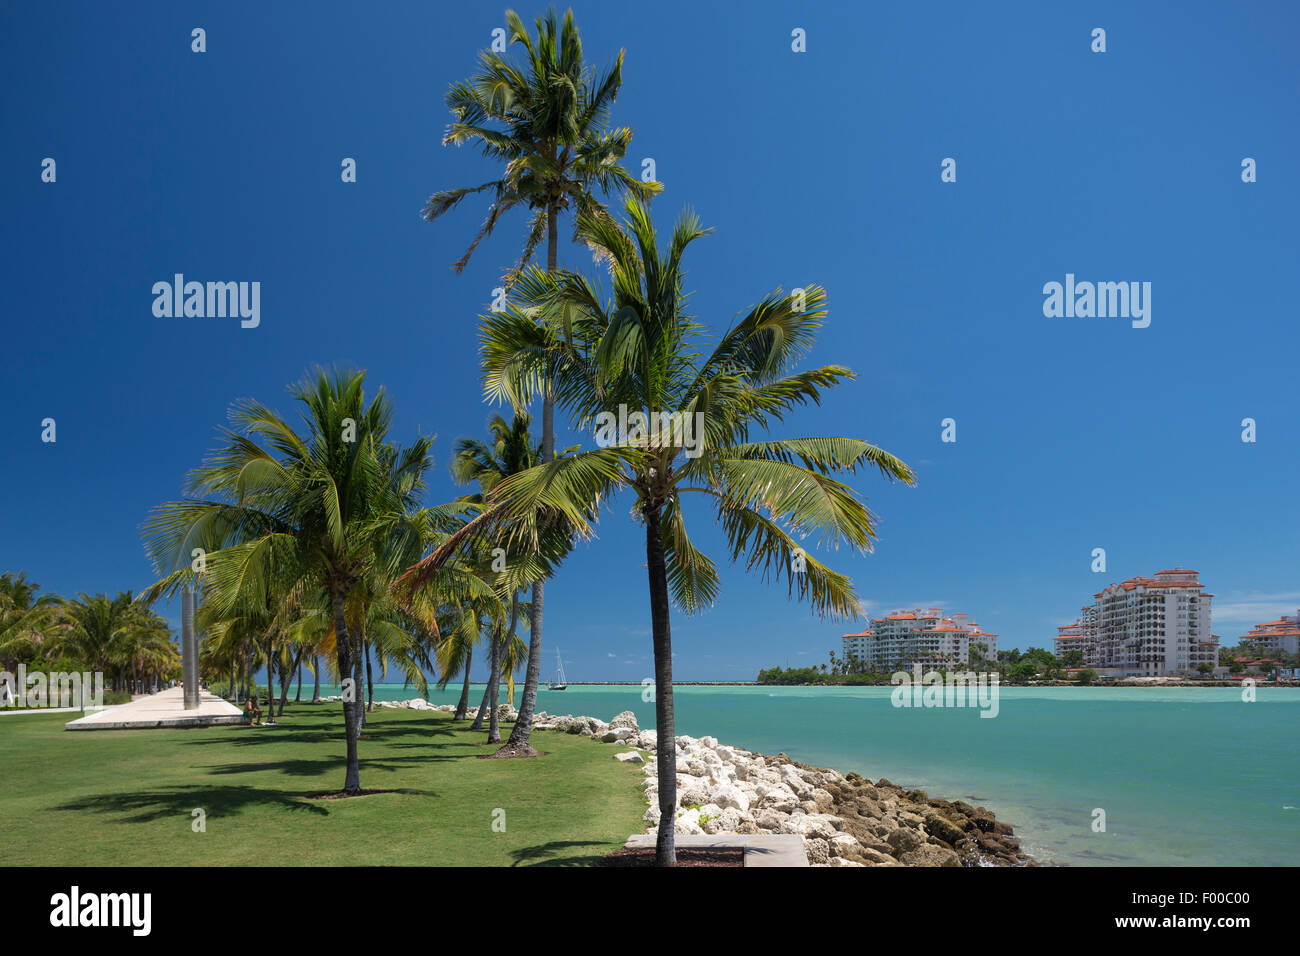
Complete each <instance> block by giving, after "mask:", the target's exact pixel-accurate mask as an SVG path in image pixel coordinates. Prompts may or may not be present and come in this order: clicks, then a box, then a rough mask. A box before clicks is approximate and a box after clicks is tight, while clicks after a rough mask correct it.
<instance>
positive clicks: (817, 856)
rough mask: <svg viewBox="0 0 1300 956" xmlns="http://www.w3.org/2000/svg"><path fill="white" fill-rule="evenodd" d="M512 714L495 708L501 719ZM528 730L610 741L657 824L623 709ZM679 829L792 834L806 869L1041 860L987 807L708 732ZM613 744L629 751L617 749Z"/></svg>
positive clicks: (424, 706)
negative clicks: (637, 780)
mask: <svg viewBox="0 0 1300 956" xmlns="http://www.w3.org/2000/svg"><path fill="white" fill-rule="evenodd" d="M375 703H376V705H377V706H381V707H386V708H401V709H411V710H431V711H439V712H442V713H454V712H455V710H456V707H455V705H453V704H430V703H429V702H428V701H426V700H424V699H423V698H414V699H412V700H409V701H383V702H380V701H376V702H375ZM514 716H515V711H514V709H513V708H509V707H508V705H504V704H503V705H502V709H501V714H500V719H501V720H502V721H503V722H509V721H511V720H513V719H514ZM533 729H534V730H545V731H551V732H553V733H569V734H577V735H581V736H584V737H590V738H592V740H593V741H594V742H599V743H606V744H614V745H616V748H615V749H616V752H615V753H614V754H613V757H614V759H616V760H619V761H621V762H623V763H632V764H641V765H642V767H643V771H644V773H645V775H646V778H645V780H644V781H642V783H641V784H640V787H641V790H642V792H643V794H644V795H645V797H646V801H647V809H646V812H645V814H644V815H643V816H642V819H643V820H644V821H645V823H646V829H645V831H644V832H646V833H654V832H655V831H656V830H657V828H658V825H659V807H658V781H657V778H656V771H657V765H656V759H655V756H654V755H655V751H656V743H657V742H656V738H655V732H654V731H652V730H641V729H640V727H639V726H638V725H637V720H636V715H635V714H633V713H632V711H630V710H629V711H623V712H622V713H620V714H617V715H616V716H615V717H613V718H612V719H611V720H609V721H603V720H601V719H599V718H597V717H589V716H574V715H571V714H563V715H556V714H549V713H547V712H546V711H538V712H537V713H536V714H535V715H534V718H533ZM676 745H677V746H676V750H677V754H676V757H677V797H678V808H679V809H678V810H677V822H676V825H675V830H676V832H677V833H678V834H682V835H687V834H709V835H719V834H730V833H735V834H759V833H782V834H794V835H797V836H799V837H801V838H802V840H803V843H804V849H805V850H806V852H807V853H808V860H809V863H810V864H811V865H812V866H840V867H843V866H916V867H935V866H965V867H1001V866H1040V865H1043V864H1042V863H1040V862H1039V861H1038V860H1035V859H1034V858H1033V857H1031V856H1030V855H1029V854H1027V853H1025V852H1024V851H1023V850H1021V848H1020V841H1019V840H1018V839H1017V838H1016V837H1015V835H1014V828H1013V827H1012V826H1011V824H1009V823H1004V822H1002V821H1000V820H998V819H997V817H996V815H995V814H994V812H993V811H992V810H989V809H988V808H987V807H974V806H971V805H970V804H968V803H966V802H965V801H963V800H945V799H942V798H936V797H931V796H930V795H929V794H927V793H926V792H925V791H923V790H917V789H912V790H909V789H907V788H905V787H901V786H899V785H897V784H895V783H893V782H891V781H890V780H888V779H886V778H884V777H882V778H880V779H879V780H877V781H875V782H874V783H873V782H872V781H871V780H870V779H868V778H866V777H863V776H861V775H860V774H857V773H849V774H843V773H841V772H840V771H838V770H834V769H830V768H823V767H813V766H811V765H809V764H805V763H801V762H799V761H797V760H794V759H793V758H791V757H790V756H789V755H788V754H785V753H779V754H777V755H775V756H770V755H767V754H761V753H757V752H754V751H748V750H743V749H741V748H739V747H733V746H730V745H727V744H722V743H719V742H718V740H717V739H716V738H714V737H709V736H703V737H698V738H696V737H689V736H685V735H681V736H678V737H677V738H676ZM617 746H622V747H630V748H633V749H630V750H623V751H619V750H617Z"/></svg>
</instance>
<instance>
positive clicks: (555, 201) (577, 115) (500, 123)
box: [424, 10, 663, 753]
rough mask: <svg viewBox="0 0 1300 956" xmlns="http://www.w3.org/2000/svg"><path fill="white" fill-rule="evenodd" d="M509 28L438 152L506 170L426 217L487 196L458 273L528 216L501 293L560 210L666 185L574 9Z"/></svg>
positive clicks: (440, 201) (527, 693)
mask: <svg viewBox="0 0 1300 956" xmlns="http://www.w3.org/2000/svg"><path fill="white" fill-rule="evenodd" d="M506 27H507V32H508V33H509V37H510V44H511V45H512V46H513V45H514V44H519V45H520V47H522V49H523V51H524V58H523V59H524V62H523V63H522V65H521V64H516V63H513V62H511V61H510V60H509V59H507V58H506V57H503V56H501V55H499V54H497V53H495V52H493V51H491V50H487V51H484V52H483V53H482V54H481V56H480V61H481V65H480V69H479V72H478V73H477V74H475V75H474V76H473V77H471V78H470V79H468V80H464V81H462V82H460V83H455V84H453V85H452V87H451V89H450V90H449V91H448V93H447V96H446V104H447V107H448V109H450V110H451V113H452V117H453V121H452V123H451V124H450V125H449V126H448V127H447V132H446V134H445V136H444V137H443V144H444V145H453V144H454V145H457V146H460V145H462V144H464V143H468V142H477V143H479V144H480V145H481V147H482V150H483V154H484V155H485V156H487V157H488V158H490V159H493V160H496V161H498V162H500V163H503V164H504V169H503V171H502V174H501V175H500V176H499V177H498V178H496V179H491V180H488V181H487V182H485V183H482V184H481V185H479V186H472V187H463V188H458V189H448V190H443V191H442V192H437V193H434V194H433V195H432V196H430V197H429V200H428V202H427V203H426V205H425V210H424V216H425V219H426V220H428V221H429V222H432V221H434V220H435V219H437V218H438V217H440V216H442V215H443V214H444V213H446V212H448V211H449V210H451V209H454V208H455V207H456V206H457V205H459V204H460V202H461V201H462V200H463V199H464V198H465V197H466V196H469V195H472V194H478V193H482V192H490V193H491V195H492V205H491V207H490V208H489V210H488V215H487V219H486V220H485V221H484V223H483V225H482V227H481V228H480V229H479V231H478V233H477V234H476V235H475V237H474V240H473V242H471V243H470V246H469V248H468V249H467V250H466V252H465V254H464V255H463V256H462V257H461V258H460V259H459V260H458V261H457V262H456V263H455V266H454V268H455V270H456V272H457V273H459V272H461V271H462V270H463V269H464V268H465V265H466V264H467V263H468V262H469V260H470V257H471V256H472V255H473V254H474V250H475V248H477V246H478V244H479V243H480V242H481V241H482V240H483V239H484V238H485V237H487V236H488V235H490V234H491V233H492V230H493V229H494V228H495V227H496V224H497V222H498V221H499V220H500V218H501V216H502V215H504V214H505V213H506V212H507V211H508V210H510V209H513V208H515V207H516V206H526V207H527V208H528V209H529V210H530V220H529V226H528V238H527V240H526V241H525V243H524V248H523V252H522V253H521V255H520V257H519V262H518V264H517V265H516V266H515V267H514V268H513V269H511V270H510V271H509V272H508V273H507V275H506V279H505V282H506V286H507V288H508V287H509V286H510V285H511V284H513V282H514V281H515V279H516V278H517V277H518V275H519V274H520V272H521V270H523V269H524V267H525V266H527V265H528V263H529V261H530V260H531V259H532V256H533V253H534V252H535V251H536V249H537V246H538V245H539V244H540V243H541V240H542V236H543V235H545V237H546V268H547V269H548V270H550V271H553V270H555V268H556V266H557V264H558V255H559V220H560V216H561V214H562V213H563V212H564V211H565V210H573V211H574V213H575V215H576V216H590V217H596V218H606V219H608V218H609V214H608V212H607V211H606V209H605V207H604V205H603V203H602V202H601V199H600V197H601V196H602V195H607V194H609V193H626V194H629V195H632V196H636V197H638V198H641V199H645V200H648V199H649V198H650V197H652V196H654V195H656V194H657V193H659V192H660V190H661V189H662V188H663V187H662V185H661V184H660V183H658V182H642V181H641V180H640V179H638V178H636V177H635V176H632V175H631V174H629V173H628V172H627V170H625V169H624V168H623V166H622V165H621V160H622V159H623V156H624V155H625V153H626V152H627V147H628V145H629V143H630V142H631V140H632V131H631V130H630V129H627V128H626V127H620V128H614V129H610V128H608V122H607V121H608V118H609V112H610V109H611V107H612V106H613V104H614V101H615V100H616V99H617V98H618V93H619V89H620V88H621V87H622V85H623V51H622V50H620V51H619V53H618V57H617V59H616V60H615V62H614V65H613V67H611V68H610V69H609V70H607V71H605V72H604V73H603V74H600V73H598V72H597V71H596V70H594V69H593V68H591V67H590V66H588V65H587V64H586V63H585V62H584V60H583V57H582V39H581V37H580V36H579V34H578V28H577V26H576V25H575V24H574V21H573V11H572V10H569V11H566V12H565V14H564V18H563V20H562V21H558V20H557V17H556V14H555V11H554V10H552V11H550V12H548V13H547V14H546V15H545V16H543V17H539V18H538V19H537V20H536V21H535V27H536V31H537V32H536V36H533V35H530V34H529V32H528V29H527V27H526V26H525V25H524V22H523V21H522V20H521V19H520V18H519V15H518V14H516V13H515V12H514V11H513V10H507V11H506ZM575 221H576V220H575ZM575 239H576V235H575ZM541 398H542V451H541V454H542V459H541V460H542V461H550V460H551V459H552V458H554V453H555V426H554V414H555V394H554V391H553V389H552V388H551V387H550V377H549V376H547V377H546V380H545V385H544V387H543V388H542V389H541ZM545 591H546V581H545V578H538V579H537V580H536V581H534V583H533V585H532V600H531V601H530V602H529V603H530V606H531V621H530V626H529V655H528V672H527V675H526V678H525V684H524V698H523V702H522V704H521V705H520V710H519V719H518V720H517V721H516V723H515V728H514V731H513V732H512V734H511V739H510V742H509V743H508V744H507V749H508V751H509V752H511V753H514V752H519V753H527V752H529V748H528V732H529V730H530V729H531V722H532V713H533V707H534V705H535V703H536V699H537V685H538V682H539V681H540V679H541V650H542V617H543V608H544V606H545Z"/></svg>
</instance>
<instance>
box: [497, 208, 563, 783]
mask: <svg viewBox="0 0 1300 956" xmlns="http://www.w3.org/2000/svg"><path fill="white" fill-rule="evenodd" d="M559 212H560V211H559V209H558V208H557V207H556V205H555V204H554V203H552V204H551V205H550V206H549V207H548V209H547V210H546V217H547V223H546V268H547V270H548V271H549V272H554V271H555V266H556V262H557V258H556V257H557V252H558V242H559ZM554 457H555V393H554V392H553V391H552V389H551V381H550V376H549V375H548V376H547V381H546V391H545V392H544V393H543V395H542V462H543V464H545V463H546V462H548V461H550V460H551V459H552V458H554ZM532 599H533V609H532V615H531V616H530V618H529V633H528V670H527V671H526V672H525V674H524V694H523V697H522V698H521V699H520V701H519V713H518V715H517V716H516V718H515V726H514V729H513V730H511V731H510V739H509V740H507V741H506V745H505V746H504V747H502V748H501V749H500V750H499V751H497V753H498V754H499V755H501V756H503V757H514V756H520V757H525V756H532V755H533V754H535V753H536V752H537V751H535V750H533V748H532V746H531V745H530V744H529V742H528V741H529V738H530V737H531V736H532V732H533V712H534V711H535V710H536V709H537V684H538V682H539V681H540V680H541V677H542V607H543V605H544V604H545V599H546V581H545V580H540V581H535V582H533V594H532Z"/></svg>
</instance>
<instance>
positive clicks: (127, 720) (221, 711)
mask: <svg viewBox="0 0 1300 956" xmlns="http://www.w3.org/2000/svg"><path fill="white" fill-rule="evenodd" d="M245 722H246V718H245V717H244V712H243V711H242V710H240V709H239V708H238V707H236V706H235V705H234V704H232V703H230V702H229V701H225V700H222V699H221V698H220V697H217V696H215V695H213V694H209V693H208V692H207V691H201V692H200V694H199V706H198V709H197V710H186V709H185V692H184V689H183V688H181V687H169V688H168V689H167V690H164V691H161V692H159V693H157V694H152V695H150V696H148V697H141V698H140V699H139V700H133V701H131V703H129V704H123V705H122V706H120V707H112V708H109V709H106V710H101V711H99V712H98V713H95V714H87V715H86V716H85V717H81V718H79V719H77V720H71V721H69V722H68V723H66V724H64V725H63V729H64V730H136V729H141V728H147V727H211V726H213V725H216V724H242V723H245Z"/></svg>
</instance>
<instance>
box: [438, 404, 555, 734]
mask: <svg viewBox="0 0 1300 956" xmlns="http://www.w3.org/2000/svg"><path fill="white" fill-rule="evenodd" d="M531 424H532V419H531V417H530V416H529V415H528V414H527V413H526V412H521V411H516V412H515V415H514V419H513V421H511V422H507V421H506V420H505V419H504V418H502V417H501V416H500V415H493V416H492V418H491V419H489V420H488V432H489V434H490V435H491V436H492V437H491V443H490V444H489V443H487V442H483V441H480V440H478V439H475V438H461V439H458V440H457V442H456V445H455V450H454V452H453V454H452V459H451V474H452V477H453V478H454V479H455V480H456V482H457V484H461V485H467V484H469V483H470V482H477V483H478V486H479V491H480V494H479V495H478V496H471V498H472V500H476V501H478V502H480V503H481V501H482V496H483V495H486V494H487V493H488V492H490V491H491V490H492V489H493V488H495V487H496V485H497V484H498V483H499V482H500V481H501V480H502V479H504V478H507V477H509V476H510V475H514V474H518V473H519V472H521V471H523V470H525V469H527V468H531V467H533V466H534V465H536V464H537V463H538V462H540V461H541V453H542V449H541V446H540V445H536V444H534V443H533V440H532V435H531V434H530V432H529V428H530V426H531ZM502 557H503V558H504V557H506V555H505V552H504V550H503V551H502ZM516 557H517V556H516ZM506 560H507V561H508V560H509V559H508V558H507V559H506ZM515 563H516V564H517V563H518V561H517V560H516V562H515ZM502 570H505V568H504V567H503V568H502ZM509 591H510V593H509V597H508V599H507V600H508V602H509V605H510V622H509V625H508V626H507V627H506V628H505V629H504V634H503V633H502V628H501V627H500V626H496V627H494V628H493V632H492V637H493V639H492V641H491V644H490V646H489V654H490V659H489V670H488V686H487V690H486V692H485V694H484V698H483V700H484V704H490V706H491V726H490V728H489V731H488V743H498V742H499V741H500V739H501V735H500V731H499V729H498V721H497V701H498V694H499V691H498V688H499V687H500V681H501V665H502V661H503V657H504V654H505V652H506V651H507V649H508V648H509V647H510V645H512V644H513V642H514V641H515V640H516V638H515V628H516V626H517V624H518V619H519V589H518V588H516V587H513V586H512V587H510V589H509ZM483 711H484V707H483V706H482V705H481V706H480V707H479V714H478V717H477V718H476V719H475V721H474V724H473V725H471V727H470V729H471V730H481V729H482V727H483Z"/></svg>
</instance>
